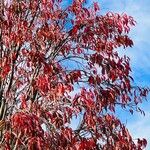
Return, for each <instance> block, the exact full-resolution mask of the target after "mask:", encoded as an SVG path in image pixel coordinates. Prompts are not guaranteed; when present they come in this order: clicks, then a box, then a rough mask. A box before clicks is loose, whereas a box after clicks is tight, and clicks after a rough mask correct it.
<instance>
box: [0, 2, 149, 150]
mask: <svg viewBox="0 0 150 150" xmlns="http://www.w3.org/2000/svg"><path fill="white" fill-rule="evenodd" d="M85 4H86V3H85V0H73V2H72V3H71V4H70V5H69V6H65V5H63V1H61V0H11V1H8V2H7V1H1V7H0V11H1V16H0V146H1V149H6V150H10V149H12V150H16V149H20V150H26V149H29V150H42V149H44V150H65V149H66V150H71V149H72V150H95V149H97V150H98V149H99V150H100V149H103V150H127V149H128V150H132V149H138V150H140V149H142V148H143V147H145V146H146V143H147V142H146V140H145V139H141V140H140V139H137V141H135V140H133V139H132V137H131V135H130V133H129V132H128V130H127V128H126V127H125V125H124V124H123V123H121V121H120V120H119V119H118V118H117V117H116V116H115V110H116V107H118V106H120V107H121V108H122V109H126V110H128V111H130V112H131V113H133V111H140V112H142V113H144V112H143V111H142V110H141V109H140V108H139V107H138V104H139V103H141V102H142V100H143V98H146V96H147V94H148V91H149V89H148V88H141V87H137V86H133V85H134V82H133V78H132V77H131V75H130V74H131V68H130V59H129V57H127V56H126V55H124V56H119V54H118V52H117V48H119V47H121V48H126V47H132V45H133V42H132V39H130V38H129V36H128V33H129V31H130V27H131V26H134V25H135V21H134V19H133V18H132V17H131V16H128V15H126V14H122V15H120V14H116V13H112V12H108V13H106V14H105V15H101V14H100V8H99V6H98V3H93V5H92V6H91V7H89V8H87V7H86V5H85ZM80 114H82V115H81V116H82V119H81V121H80V124H79V125H78V127H77V128H75V129H73V128H71V127H70V122H71V120H72V118H73V117H77V116H78V115H80Z"/></svg>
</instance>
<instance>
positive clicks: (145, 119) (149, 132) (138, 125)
mask: <svg viewBox="0 0 150 150" xmlns="http://www.w3.org/2000/svg"><path fill="white" fill-rule="evenodd" d="M145 113H146V116H142V115H138V117H137V118H136V119H135V121H133V122H132V123H131V122H130V123H128V124H127V128H128V129H129V131H130V133H131V135H132V136H133V139H137V138H146V139H147V141H148V145H147V148H146V150H149V149H150V143H149V141H150V112H145Z"/></svg>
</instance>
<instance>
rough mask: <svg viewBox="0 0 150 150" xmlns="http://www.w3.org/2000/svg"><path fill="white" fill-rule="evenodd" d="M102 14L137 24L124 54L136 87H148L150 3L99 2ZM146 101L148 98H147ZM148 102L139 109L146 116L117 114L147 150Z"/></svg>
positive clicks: (128, 0)
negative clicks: (130, 19) (124, 16)
mask: <svg viewBox="0 0 150 150" xmlns="http://www.w3.org/2000/svg"><path fill="white" fill-rule="evenodd" d="M100 4H101V10H102V11H103V12H107V11H113V12H118V13H127V14H128V15H131V16H133V17H134V19H135V20H136V21H137V24H136V26H135V27H134V28H133V30H132V31H131V33H130V37H131V38H132V39H133V41H134V47H133V48H129V49H127V50H125V51H124V54H127V55H128V56H129V57H130V58H131V65H132V70H133V76H134V78H135V82H136V83H137V84H138V85H144V86H148V85H150V40H149V39H150V1H149V0H138V1H135V0H126V1H124V0H117V1H116V0H107V1H106V0H101V1H100ZM149 99H150V97H149ZM149 106H150V102H147V103H144V104H143V105H142V107H143V109H144V110H145V111H146V116H145V117H144V116H142V115H140V114H135V115H133V117H131V116H128V115H127V114H126V115H125V114H124V113H123V112H121V115H120V117H122V118H121V120H123V121H125V120H127V127H128V129H129V131H130V132H131V134H132V135H133V138H138V137H139V138H140V137H141V138H146V139H147V140H148V146H147V150H149V149H150V111H149Z"/></svg>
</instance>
